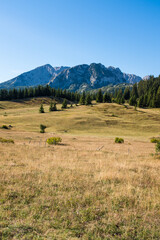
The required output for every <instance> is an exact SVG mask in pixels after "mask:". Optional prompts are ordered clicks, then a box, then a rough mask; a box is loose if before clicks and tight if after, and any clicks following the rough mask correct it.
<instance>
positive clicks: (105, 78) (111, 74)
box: [49, 63, 141, 91]
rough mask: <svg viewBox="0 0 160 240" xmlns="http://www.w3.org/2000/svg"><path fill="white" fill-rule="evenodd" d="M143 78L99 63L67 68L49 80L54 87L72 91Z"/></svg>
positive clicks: (130, 81)
mask: <svg viewBox="0 0 160 240" xmlns="http://www.w3.org/2000/svg"><path fill="white" fill-rule="evenodd" d="M140 80H141V78H140V77H138V76H136V75H133V74H126V73H122V72H121V70H120V69H119V68H114V67H108V68H106V67H105V66H104V65H102V64H100V63H98V64H96V63H92V64H90V65H87V64H82V65H78V66H75V67H72V68H68V69H65V70H64V71H62V72H61V73H60V74H58V75H57V76H56V77H53V79H52V80H51V81H50V82H49V85H50V86H51V87H54V88H62V89H68V90H71V91H84V90H92V89H97V88H101V87H104V86H108V85H110V84H112V85H117V84H121V83H129V84H132V83H135V82H139V81H140Z"/></svg>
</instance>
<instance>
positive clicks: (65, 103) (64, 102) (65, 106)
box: [62, 99, 67, 109]
mask: <svg viewBox="0 0 160 240" xmlns="http://www.w3.org/2000/svg"><path fill="white" fill-rule="evenodd" d="M64 108H67V101H66V99H64V101H63V103H62V109H64Z"/></svg>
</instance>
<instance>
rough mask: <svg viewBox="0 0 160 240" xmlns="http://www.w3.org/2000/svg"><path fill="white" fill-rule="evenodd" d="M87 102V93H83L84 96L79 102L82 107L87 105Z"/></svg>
mask: <svg viewBox="0 0 160 240" xmlns="http://www.w3.org/2000/svg"><path fill="white" fill-rule="evenodd" d="M85 100H86V94H85V92H83V93H82V96H81V98H80V100H79V104H80V105H85Z"/></svg>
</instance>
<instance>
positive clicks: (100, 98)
mask: <svg viewBox="0 0 160 240" xmlns="http://www.w3.org/2000/svg"><path fill="white" fill-rule="evenodd" d="M96 101H97V102H99V103H102V102H103V93H102V90H101V89H99V91H98V93H97V97H96Z"/></svg>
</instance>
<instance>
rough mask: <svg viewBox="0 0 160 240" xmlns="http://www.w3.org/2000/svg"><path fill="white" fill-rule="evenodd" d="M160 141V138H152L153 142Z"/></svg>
mask: <svg viewBox="0 0 160 240" xmlns="http://www.w3.org/2000/svg"><path fill="white" fill-rule="evenodd" d="M158 142H160V138H151V143H158Z"/></svg>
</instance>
